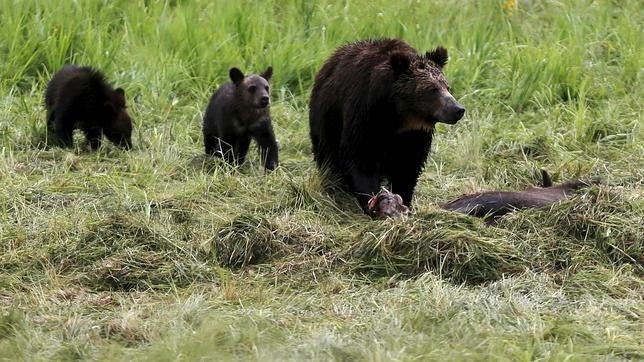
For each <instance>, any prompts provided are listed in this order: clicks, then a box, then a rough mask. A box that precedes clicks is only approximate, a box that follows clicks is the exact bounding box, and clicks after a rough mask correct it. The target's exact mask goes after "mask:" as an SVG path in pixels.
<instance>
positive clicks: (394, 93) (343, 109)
mask: <svg viewBox="0 0 644 362" xmlns="http://www.w3.org/2000/svg"><path fill="white" fill-rule="evenodd" d="M447 58H448V56H447V50H445V48H442V47H438V48H436V49H435V50H433V51H430V52H427V53H426V54H418V52H416V50H414V49H413V48H412V47H411V46H409V45H408V44H407V43H405V42H403V41H402V40H398V39H379V40H367V41H360V42H357V43H353V44H348V45H345V46H343V47H341V48H339V49H338V50H336V52H335V53H334V54H333V55H332V56H331V58H330V59H329V60H328V61H327V62H326V63H325V64H324V66H323V67H322V69H321V70H320V72H319V73H318V74H317V76H316V78H315V84H314V86H313V91H312V93H311V101H310V107H309V112H310V113H309V122H310V127H311V141H312V143H313V153H314V156H315V161H316V162H317V165H318V167H319V168H323V167H325V168H330V169H331V171H333V172H335V173H337V174H339V175H340V176H341V177H342V178H343V179H344V181H345V183H346V186H348V187H349V188H350V190H351V191H352V192H353V194H354V195H355V197H356V198H357V199H358V202H359V203H360V206H361V207H362V208H363V210H364V211H365V212H367V213H369V214H371V215H373V216H384V215H378V212H377V209H374V207H376V206H377V205H371V206H370V205H369V202H368V201H369V199H370V198H371V197H372V196H373V195H374V194H376V193H377V192H378V190H379V189H380V183H381V181H382V180H383V179H387V180H388V182H389V183H390V186H391V191H392V192H394V193H396V194H398V195H400V196H401V197H402V202H403V204H404V205H406V206H410V204H411V200H412V195H413V193H414V188H415V187H416V183H417V180H418V177H419V176H420V173H421V172H422V170H423V167H424V164H425V160H426V159H427V155H428V154H429V150H430V146H431V142H432V135H433V129H434V124H435V123H436V122H444V123H449V124H454V123H456V122H457V121H458V120H459V119H461V118H462V117H463V114H464V113H465V108H463V106H461V105H460V104H459V103H458V102H457V101H456V100H455V99H454V97H453V96H452V95H451V94H450V92H449V86H448V84H447V80H446V79H445V76H444V75H443V72H442V68H443V66H444V65H445V64H446V63H447ZM372 204H373V203H372ZM372 209H373V210H372Z"/></svg>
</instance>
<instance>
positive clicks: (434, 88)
mask: <svg viewBox="0 0 644 362" xmlns="http://www.w3.org/2000/svg"><path fill="white" fill-rule="evenodd" d="M427 92H428V93H429V94H431V95H434V94H436V93H438V87H433V88H429V89H428V90H427Z"/></svg>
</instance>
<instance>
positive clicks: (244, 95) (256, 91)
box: [230, 67, 273, 109]
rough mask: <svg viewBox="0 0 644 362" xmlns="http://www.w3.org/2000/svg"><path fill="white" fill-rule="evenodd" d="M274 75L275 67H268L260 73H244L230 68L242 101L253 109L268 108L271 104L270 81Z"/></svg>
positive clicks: (237, 92)
mask: <svg viewBox="0 0 644 362" xmlns="http://www.w3.org/2000/svg"><path fill="white" fill-rule="evenodd" d="M272 75H273V68H272V67H268V68H267V69H266V70H265V71H264V72H263V73H262V74H260V75H256V74H253V75H249V76H244V74H243V73H242V72H241V71H240V70H239V69H237V68H232V69H231V70H230V79H231V80H232V81H233V83H234V84H235V87H236V94H237V97H238V99H239V100H240V103H241V104H243V105H245V106H246V107H249V108H251V109H264V108H268V107H269V104H270V86H269V84H268V82H269V81H270V79H271V76H272Z"/></svg>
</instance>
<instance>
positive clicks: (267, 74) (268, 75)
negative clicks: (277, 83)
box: [260, 66, 273, 82]
mask: <svg viewBox="0 0 644 362" xmlns="http://www.w3.org/2000/svg"><path fill="white" fill-rule="evenodd" d="M260 76H261V77H262V78H264V79H266V81H267V82H268V81H270V80H271V77H272V76H273V67H271V66H269V67H268V68H266V70H265V71H264V73H262V74H260Z"/></svg>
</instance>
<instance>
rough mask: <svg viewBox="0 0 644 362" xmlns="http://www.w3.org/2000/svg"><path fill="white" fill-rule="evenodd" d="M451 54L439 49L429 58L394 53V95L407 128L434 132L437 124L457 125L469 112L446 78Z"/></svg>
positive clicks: (392, 60) (428, 54)
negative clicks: (466, 111) (433, 128)
mask: <svg viewBox="0 0 644 362" xmlns="http://www.w3.org/2000/svg"><path fill="white" fill-rule="evenodd" d="M447 59H448V56H447V50H446V49H445V48H443V47H438V48H436V49H434V50H433V51H430V52H427V53H426V54H425V55H420V54H413V53H409V52H400V51H396V52H392V53H391V54H390V58H389V65H390V67H391V69H392V70H393V77H394V84H393V92H394V99H395V102H396V108H397V110H398V112H399V114H402V115H404V116H405V117H406V120H405V122H406V124H405V125H404V127H406V128H412V129H431V128H432V127H433V125H434V124H435V123H436V122H443V123H449V124H454V123H456V122H457V121H458V120H459V119H461V118H462V117H463V115H464V114H465V108H464V107H463V106H462V105H461V104H460V103H458V102H457V101H456V99H454V97H453V96H452V95H451V94H450V88H449V85H448V84H447V80H446V79H445V75H444V74H443V67H444V66H445V64H446V63H447Z"/></svg>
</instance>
